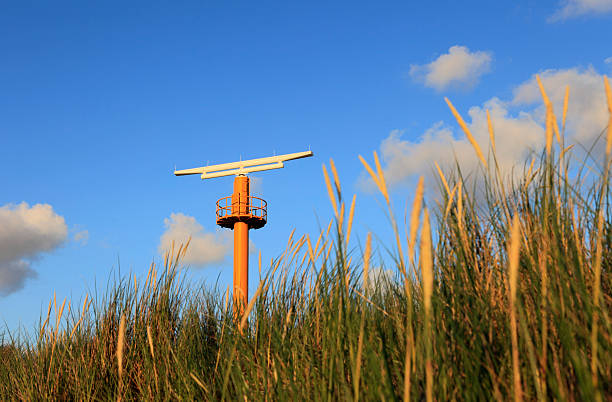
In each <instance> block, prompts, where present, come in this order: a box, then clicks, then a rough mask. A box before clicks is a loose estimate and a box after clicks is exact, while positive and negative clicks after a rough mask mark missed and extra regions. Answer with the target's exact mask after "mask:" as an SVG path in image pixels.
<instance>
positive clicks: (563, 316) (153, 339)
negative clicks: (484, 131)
mask: <svg viewBox="0 0 612 402" xmlns="http://www.w3.org/2000/svg"><path fill="white" fill-rule="evenodd" d="M606 85H607V82H606ZM607 88H608V93H609V87H607ZM542 92H543V95H544V99H545V100H547V97H546V96H545V91H544V89H543V88H542ZM610 104H611V105H612V99H610ZM546 105H547V114H548V117H547V136H549V137H550V140H547V147H546V149H545V150H544V151H543V153H542V155H541V157H539V158H534V162H533V163H532V164H531V165H530V166H529V168H527V169H525V172H524V174H523V176H522V178H520V179H514V180H512V181H510V182H509V181H508V180H506V179H505V178H504V177H503V176H502V173H501V171H500V169H499V167H498V165H497V162H496V158H495V152H496V150H495V149H494V145H493V144H494V132H493V123H494V122H493V123H492V124H489V129H490V135H491V139H492V141H491V143H492V149H491V153H490V155H491V157H490V158H489V159H488V161H485V159H484V154H483V152H482V151H481V149H480V148H479V147H478V144H477V143H476V142H475V141H474V139H473V136H471V134H469V129H468V127H467V125H465V123H463V120H462V119H461V116H460V114H459V113H458V112H457V111H456V110H455V109H454V107H452V104H451V103H450V102H449V106H451V109H452V111H453V114H454V115H455V116H456V117H457V119H458V120H459V122H460V125H461V127H462V128H463V129H464V130H466V135H467V134H469V138H470V141H472V143H473V144H475V147H474V148H475V152H476V154H477V157H478V158H479V159H480V160H481V161H482V166H481V170H480V177H479V179H481V180H480V182H481V183H482V185H481V186H480V187H478V191H479V192H480V193H476V190H474V191H472V192H470V191H469V190H468V189H469V188H470V187H471V186H470V183H468V182H467V181H466V180H464V179H463V177H462V174H461V171H460V170H458V169H457V170H455V171H453V172H443V171H442V170H441V169H440V168H439V167H438V168H437V172H438V174H439V177H440V193H441V199H440V200H439V202H438V203H434V204H435V205H429V206H427V207H425V201H424V198H423V194H424V189H423V185H424V184H423V180H420V181H419V185H418V187H417V191H416V195H415V199H414V201H413V209H412V212H411V214H410V222H409V223H408V227H406V228H405V230H402V229H404V228H400V225H399V224H398V222H397V221H396V219H395V218H394V214H393V208H392V203H391V199H390V196H389V192H388V189H387V186H386V182H385V178H384V174H383V171H382V168H381V166H380V162H379V159H378V156H377V155H376V154H374V168H372V167H371V166H370V164H369V163H368V162H367V161H366V159H364V158H361V161H362V163H363V164H364V166H365V167H366V170H367V171H368V172H369V174H370V175H371V177H372V179H373V181H374V182H375V183H376V185H377V186H378V188H379V190H380V192H381V194H382V196H383V198H384V199H385V203H386V205H387V208H388V209H387V211H386V212H387V215H388V217H389V222H390V229H391V231H392V232H393V234H394V240H395V243H394V244H392V245H385V244H376V243H374V242H373V241H372V236H371V235H368V236H367V238H366V241H365V245H364V248H363V250H362V249H360V248H351V247H349V239H350V237H351V230H352V227H353V216H354V215H353V214H354V210H355V208H356V207H355V197H353V198H352V201H351V206H350V209H349V211H348V212H346V206H345V198H344V194H343V193H342V190H341V187H340V179H339V175H338V172H337V171H336V168H335V166H334V164H333V162H331V163H330V169H331V172H332V179H330V177H329V175H328V171H327V168H324V178H325V183H326V186H327V189H328V194H329V197H330V201H331V203H332V205H333V210H334V214H335V216H334V218H333V219H332V220H331V221H330V222H329V224H328V225H327V226H325V227H324V228H322V230H321V232H320V233H319V234H318V235H317V236H316V238H314V237H313V238H311V237H310V236H309V235H304V236H301V237H299V238H294V234H293V233H292V235H291V236H290V238H289V240H288V243H287V247H286V249H285V251H284V252H283V253H282V255H281V256H280V257H278V258H277V259H276V260H273V261H272V262H271V264H270V266H269V268H268V270H267V273H266V274H265V275H264V277H263V279H262V280H261V282H260V283H259V286H258V289H257V292H256V293H255V294H254V295H253V297H252V299H251V301H250V302H249V305H248V306H247V309H246V315H245V316H243V317H235V316H234V315H233V313H232V311H233V310H232V306H231V303H232V297H231V295H229V294H228V292H227V291H226V292H221V291H219V290H216V289H208V288H205V287H203V286H196V285H193V284H190V283H189V282H187V281H186V280H185V279H184V276H182V270H181V268H180V259H181V256H182V255H183V254H184V252H185V248H184V247H181V248H179V249H178V250H171V251H170V252H169V253H168V255H167V256H166V258H165V262H164V265H163V266H162V267H157V266H155V265H152V266H151V268H150V269H149V272H148V275H147V277H146V278H145V279H144V280H143V279H138V278H135V277H131V276H125V277H120V278H119V279H118V280H117V281H116V282H115V283H113V284H111V285H110V286H109V287H108V289H107V291H106V294H105V295H102V296H96V297H92V298H89V297H88V298H86V299H85V301H84V302H83V305H82V307H81V308H78V309H77V308H75V309H73V308H72V306H71V304H70V302H69V303H68V305H67V307H66V305H65V302H64V303H63V304H61V305H60V306H59V307H58V303H57V301H55V300H54V301H53V303H50V304H49V309H48V312H47V314H46V316H43V317H42V318H41V324H40V326H39V330H38V334H39V336H38V337H37V338H36V339H34V340H28V339H20V338H18V337H17V338H11V337H10V335H9V336H6V337H5V338H4V345H3V346H2V348H1V349H0V357H1V359H2V360H1V361H2V365H1V366H0V399H2V400H11V399H22V400H40V399H78V400H102V399H103V400H108V399H116V400H134V399H207V400H237V399H240V400H247V399H255V400H277V399H280V400H304V399H310V400H340V399H349V400H350V399H354V400H358V399H362V400H372V399H385V400H387V399H389V400H398V399H403V400H423V399H426V400H428V401H429V400H434V399H437V400H449V399H467V400H476V399H479V400H482V399H492V398H494V399H497V400H508V399H511V398H513V399H515V400H521V399H527V400H532V399H537V400H548V399H562V400H604V399H606V400H608V399H610V398H612V381H611V379H612V372H611V371H612V338H611V336H612V327H611V321H610V308H611V307H612V293H611V289H612V277H611V275H610V269H611V267H612V257H611V254H610V251H611V247H612V230H611V229H612V222H611V220H610V212H611V211H610V203H609V198H610V189H609V185H608V181H609V178H608V171H609V168H610V159H611V158H610V150H611V147H610V144H611V141H612V139H611V138H612V134H610V133H612V129H610V128H609V131H608V134H607V137H606V145H605V149H606V153H605V161H604V162H603V169H602V170H601V171H594V172H587V171H585V170H583V169H582V168H581V166H572V163H571V162H570V161H571V158H570V156H571V150H568V149H567V148H568V147H567V145H566V144H564V141H565V140H564V138H563V134H564V127H565V110H564V112H563V117H562V128H561V130H560V131H559V129H558V127H557V128H555V127H556V117H555V116H554V111H553V110H552V106H550V104H549V103H548V102H547V103H546ZM610 111H611V116H612V106H610ZM556 132H558V133H559V137H558V138H557V144H558V145H557V146H555V145H554V143H553V142H552V141H553V136H552V134H553V133H556ZM501 151H502V150H498V151H497V152H501ZM444 173H446V175H445V174H444ZM589 175H590V177H587V176H589ZM429 211H431V213H430V212H429ZM402 233H405V235H402ZM384 250H391V251H390V252H389V255H388V256H384V254H383V253H384V252H385V251H384ZM381 256H383V257H381ZM385 261H392V265H393V267H392V268H393V269H394V270H395V271H396V272H397V273H398V275H397V276H396V278H395V279H393V280H390V279H388V278H387V277H385V276H381V275H378V276H377V275H375V274H374V273H375V272H376V271H374V270H373V267H377V266H381V265H382V266H383V268H382V269H385V268H389V267H388V266H387V267H385V266H384V264H385ZM388 264H389V263H388V262H387V265H388ZM260 265H261V262H260ZM260 269H261V266H260ZM181 276H182V277H181ZM52 311H53V313H54V315H55V316H53V315H52ZM62 323H63V325H62Z"/></svg>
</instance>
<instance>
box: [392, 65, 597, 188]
mask: <svg viewBox="0 0 612 402" xmlns="http://www.w3.org/2000/svg"><path fill="white" fill-rule="evenodd" d="M540 77H541V79H542V82H543V85H544V87H545V89H546V90H547V93H548V96H549V97H550V99H551V101H552V102H553V105H554V110H555V113H556V115H557V117H558V119H559V121H560V120H561V113H562V107H563V106H562V105H563V97H564V94H565V87H566V85H569V86H570V101H569V108H568V114H567V128H566V143H567V144H571V143H580V144H583V145H585V146H590V145H592V144H593V142H594V141H595V139H596V137H597V136H598V135H599V134H600V133H601V131H602V130H603V129H604V128H605V127H606V125H607V121H608V113H607V109H606V103H605V94H604V89H603V77H602V75H600V74H598V73H597V72H595V71H594V70H593V69H592V68H588V69H579V68H572V69H567V70H547V71H544V72H542V73H541V74H540ZM487 109H488V110H489V111H490V114H491V120H492V123H493V128H494V131H495V142H496V149H497V158H498V162H499V164H500V167H501V169H502V170H503V171H504V173H505V174H508V173H509V172H510V171H511V169H512V168H515V169H518V171H517V170H515V173H519V172H520V171H521V170H522V169H521V168H522V166H523V164H524V162H525V157H526V156H527V155H528V154H529V152H530V150H537V151H540V150H541V149H542V147H543V146H544V144H545V133H544V107H543V106H542V101H541V95H540V91H539V89H538V86H537V83H536V81H535V77H532V78H531V79H529V80H527V81H525V82H523V83H522V84H520V85H518V86H517V87H516V88H515V90H514V96H513V98H512V99H510V100H508V101H504V100H501V99H499V98H492V99H490V100H488V101H487V102H485V103H484V104H483V105H482V106H474V107H472V108H470V109H469V110H468V112H467V113H464V112H461V111H460V112H461V114H462V115H463V116H464V119H465V120H466V123H467V124H468V126H469V128H470V130H471V132H472V134H473V135H474V137H475V139H476V141H477V142H478V144H479V145H480V147H481V149H482V151H483V153H485V157H486V155H487V152H488V151H487V150H489V149H490V140H489V134H488V130H487V118H486V110H487ZM448 116H449V121H452V123H451V124H450V125H446V124H444V123H442V122H438V123H435V124H433V125H432V126H431V127H430V128H429V129H428V130H427V131H426V132H425V133H424V134H423V135H422V136H421V137H420V138H419V139H418V140H417V141H410V140H407V139H403V138H402V132H401V131H399V130H394V131H392V132H391V133H390V134H389V136H388V137H387V138H386V139H384V140H383V141H382V143H381V146H380V148H381V155H382V159H383V161H384V164H385V167H384V170H385V177H386V178H387V180H388V182H389V184H391V185H394V184H395V185H397V184H400V183H403V182H406V181H407V179H409V178H411V177H415V176H418V175H425V176H431V175H432V174H433V173H432V172H433V169H434V168H433V163H434V161H435V162H437V163H438V164H439V165H440V166H441V167H442V168H443V169H445V170H449V169H451V168H452V167H453V166H454V165H455V160H457V161H458V163H459V165H460V166H461V168H462V171H463V173H464V174H466V173H468V174H469V172H471V171H474V169H476V168H477V167H478V166H479V162H478V159H477V157H476V154H475V152H474V149H473V148H472V146H471V144H470V143H469V142H468V140H467V139H466V138H465V135H464V134H463V132H462V131H461V129H459V128H458V126H457V124H456V122H455V121H454V119H452V117H451V114H450V112H449V114H448ZM428 182H429V185H430V186H431V184H432V181H431V180H428Z"/></svg>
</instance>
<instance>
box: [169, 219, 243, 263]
mask: <svg viewBox="0 0 612 402" xmlns="http://www.w3.org/2000/svg"><path fill="white" fill-rule="evenodd" d="M164 225H165V226H166V231H165V232H164V233H163V234H162V236H161V238H160V244H159V247H158V251H159V253H160V254H164V253H165V252H166V251H167V250H169V249H170V248H171V245H172V241H174V244H175V247H179V245H180V244H184V243H186V242H187V239H189V237H190V236H191V243H189V248H188V249H187V254H186V255H185V258H183V263H185V264H191V265H194V266H204V265H208V264H213V263H218V262H221V261H223V259H224V258H225V256H226V255H227V254H228V253H229V250H230V246H229V240H230V238H231V235H230V234H229V232H221V231H220V230H217V231H216V232H206V231H205V230H204V227H203V226H202V225H201V224H199V223H198V221H197V220H196V219H195V218H194V217H193V216H188V215H184V214H182V213H172V214H170V218H165V219H164Z"/></svg>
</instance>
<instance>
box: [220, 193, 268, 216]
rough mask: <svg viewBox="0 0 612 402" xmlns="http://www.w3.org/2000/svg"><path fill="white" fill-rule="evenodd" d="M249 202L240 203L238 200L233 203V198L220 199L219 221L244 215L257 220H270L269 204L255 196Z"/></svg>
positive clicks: (249, 198) (248, 199) (248, 198)
mask: <svg viewBox="0 0 612 402" xmlns="http://www.w3.org/2000/svg"><path fill="white" fill-rule="evenodd" d="M246 201H247V202H246V203H244V202H240V200H236V201H235V202H232V196H231V195H230V196H227V197H223V198H221V199H219V200H218V201H217V211H216V214H217V219H219V218H224V217H227V216H232V215H234V216H242V215H250V216H253V217H257V218H262V219H263V220H266V221H267V220H268V203H267V202H266V201H265V200H263V199H261V198H259V197H254V196H248V197H247V200H246ZM235 211H245V212H235Z"/></svg>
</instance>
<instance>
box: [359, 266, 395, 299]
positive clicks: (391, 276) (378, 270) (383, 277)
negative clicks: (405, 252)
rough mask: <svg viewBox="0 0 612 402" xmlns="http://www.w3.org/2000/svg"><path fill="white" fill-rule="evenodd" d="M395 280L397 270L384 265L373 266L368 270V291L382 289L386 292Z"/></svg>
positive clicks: (382, 291)
mask: <svg viewBox="0 0 612 402" xmlns="http://www.w3.org/2000/svg"><path fill="white" fill-rule="evenodd" d="M394 282H395V272H394V271H393V270H391V269H384V268H383V267H372V268H370V270H369V271H368V281H367V282H366V286H365V288H366V289H367V290H368V293H374V292H376V291H380V292H381V293H384V292H386V291H388V290H389V288H390V286H391V284H392V283H394Z"/></svg>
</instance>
